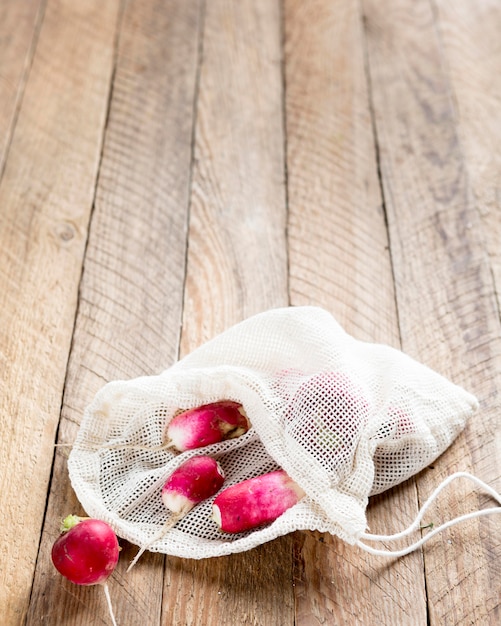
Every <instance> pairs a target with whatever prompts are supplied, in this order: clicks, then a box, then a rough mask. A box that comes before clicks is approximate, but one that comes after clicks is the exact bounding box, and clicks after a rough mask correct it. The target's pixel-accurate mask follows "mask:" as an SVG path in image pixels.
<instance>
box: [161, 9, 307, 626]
mask: <svg viewBox="0 0 501 626" xmlns="http://www.w3.org/2000/svg"><path fill="white" fill-rule="evenodd" d="M284 167H285V164H284V136H283V119H282V74H281V26H280V11H279V3H278V2H275V1H273V2H270V1H269V0H260V1H258V2H255V1H250V0H249V1H247V0H245V1H244V2H230V3H229V2H225V1H223V0H215V1H211V2H208V3H207V7H206V14H205V27H204V38H203V57H202V65H201V75H200V89H199V98H198V107H197V125H196V141H195V167H194V171H193V181H192V189H193V191H192V205H191V215H190V233H189V254H188V267H187V279H186V291H185V308H184V316H183V334H182V343H181V354H182V355H184V354H186V353H188V352H190V351H191V350H193V349H194V348H196V347H197V346H198V345H200V344H201V343H203V342H204V341H206V340H207V339H209V338H212V337H213V336H214V335H216V334H217V333H219V332H222V331H223V330H224V329H225V328H227V327H228V326H230V325H232V324H233V323H236V322H238V321H240V320H241V319H243V318H245V317H248V316H249V315H252V314H254V313H257V312H259V311H262V310H264V309H267V308H270V307H274V306H283V305H286V304H287V303H288V292H287V254H286V239H285V235H286V205H285V182H284ZM293 611H294V606H293V594H292V541H291V538H290V537H286V538H280V539H278V540H276V541H274V542H272V543H271V544H268V545H264V546H260V547H258V548H256V549H254V550H251V551H249V552H246V553H242V554H237V555H231V556H228V557H220V558H218V559H206V560H203V561H200V562H190V561H186V560H184V561H183V560H181V559H173V558H168V559H167V569H166V587H165V591H164V607H163V614H164V615H165V619H166V620H167V621H166V623H167V624H170V623H172V624H186V625H187V626H188V625H192V624H193V625H195V624H207V625H208V626H211V625H216V624H217V625H218V626H221V625H222V624H223V625H228V626H230V625H231V626H233V625H234V624H246V625H249V626H251V625H255V626H260V625H262V624H274V625H277V626H280V625H282V624H283V625H284V626H285V625H290V624H292V623H293V620H294V616H293ZM167 616H169V617H167ZM169 620H170V621H169Z"/></svg>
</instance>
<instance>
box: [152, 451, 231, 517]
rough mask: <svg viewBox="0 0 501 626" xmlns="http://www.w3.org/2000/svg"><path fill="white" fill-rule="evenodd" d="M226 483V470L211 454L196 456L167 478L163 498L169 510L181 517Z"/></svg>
mask: <svg viewBox="0 0 501 626" xmlns="http://www.w3.org/2000/svg"><path fill="white" fill-rule="evenodd" d="M223 483H224V472H223V470H222V469H221V466H220V465H219V463H218V462H217V461H216V460H215V459H213V458H212V457H210V456H206V455H202V456H194V457H192V458H191V459H188V460H187V461H185V462H184V463H183V464H182V465H180V466H179V467H178V468H177V469H176V470H175V471H174V472H173V473H172V474H171V475H170V477H169V478H168V479H167V481H166V483H165V485H164V487H163V489H162V500H163V503H164V505H165V506H166V508H167V509H169V511H172V513H174V514H175V515H178V516H180V517H182V516H184V515H186V514H187V513H188V512H189V511H191V509H192V508H193V507H194V506H195V504H198V503H199V502H202V500H206V499H207V498H210V497H211V496H213V495H214V494H215V493H217V492H218V491H219V490H220V489H221V487H222V486H223Z"/></svg>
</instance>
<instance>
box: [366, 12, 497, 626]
mask: <svg viewBox="0 0 501 626" xmlns="http://www.w3.org/2000/svg"><path fill="white" fill-rule="evenodd" d="M363 5H364V8H365V13H366V21H367V26H368V42H369V51H370V54H369V60H370V68H371V77H372V84H373V85H374V106H375V111H376V121H377V136H378V143H379V151H380V163H381V171H382V176H383V184H384V196H385V201H386V206H387V211H388V222H389V227H390V241H391V251H392V258H393V259H394V271H395V278H396V286H397V290H396V295H397V302H398V310H399V319H400V328H401V334H402V343H403V346H404V349H406V351H408V352H409V353H410V354H412V355H414V356H416V357H418V358H420V359H421V360H422V361H424V362H426V363H427V364H428V365H430V366H431V367H434V368H435V369H438V370H439V371H440V372H441V373H443V374H445V375H446V376H448V377H449V378H451V379H453V380H454V381H455V382H457V383H459V384H462V385H464V386H465V387H466V388H468V389H470V390H471V391H472V392H474V393H476V395H477V396H478V397H479V399H480V401H481V410H480V413H479V414H478V415H477V416H476V417H475V418H474V419H472V420H471V422H470V423H469V425H468V426H467V429H466V431H465V433H464V434H463V435H462V436H460V437H459V439H458V440H457V441H456V442H455V443H454V445H453V446H452V447H451V448H450V449H449V450H448V451H447V452H446V453H445V454H444V455H443V456H442V457H440V459H439V460H438V461H437V462H436V463H435V464H434V466H433V467H434V469H430V470H429V471H426V472H424V473H423V475H422V476H420V480H419V483H418V487H419V495H420V499H421V500H423V499H424V498H426V497H427V496H428V495H429V493H430V492H431V490H432V489H433V488H434V487H436V486H437V485H438V484H439V482H440V481H441V480H442V479H443V478H445V477H446V476H448V475H449V474H451V473H452V472H453V471H455V470H458V469H462V470H469V471H472V472H473V473H475V474H477V475H478V476H479V477H480V478H482V479H483V480H486V481H487V482H489V483H491V484H493V486H494V487H497V489H498V490H499V462H498V460H497V459H498V458H499V454H500V448H499V446H500V438H499V435H498V434H496V433H499V411H498V408H497V407H496V405H495V399H496V395H497V394H496V388H497V387H499V371H500V363H499V356H498V355H499V354H500V345H499V342H500V336H501V333H500V327H499V326H500V325H499V312H498V310H497V303H496V300H495V295H494V285H493V281H492V275H491V267H490V263H489V259H488V256H487V254H486V245H485V239H484V233H483V229H482V225H481V221H480V218H479V214H478V211H477V210H476V207H475V205H474V202H473V200H472V194H471V189H470V187H469V182H468V177H467V172H466V167H465V159H464V155H463V153H462V150H461V144H460V142H459V140H458V130H457V127H456V118H455V113H454V110H453V106H452V100H451V92H450V88H449V84H448V77H447V75H446V72H445V68H446V65H447V63H446V60H445V59H444V56H443V47H442V46H441V42H440V41H439V38H438V35H437V28H436V24H435V19H434V13H433V11H432V8H431V6H430V4H429V3H428V2H425V1H420V2H411V1H406V0H394V1H392V2H388V3H385V4H384V7H383V6H382V5H381V3H378V2H376V1H373V0H364V3H363ZM486 504H487V499H486V498H482V497H479V496H477V495H476V494H475V493H472V490H471V485H469V484H464V485H463V484H462V483H461V484H457V485H454V489H453V493H449V494H444V495H443V497H442V498H441V499H440V501H439V503H437V506H436V507H434V508H433V511H431V512H430V514H429V515H430V518H431V519H432V520H433V521H435V523H437V522H438V521H442V520H448V519H450V518H452V517H454V516H456V515H458V514H459V513H463V512H468V511H472V510H475V509H478V508H479V507H481V506H485V505H486ZM497 524H499V522H498V521H496V519H482V520H475V521H471V522H469V523H468V524H464V525H463V526H462V527H461V528H459V529H458V528H455V529H452V530H451V531H448V532H444V533H443V534H442V535H440V536H439V537H437V538H436V539H434V540H433V542H432V543H431V542H430V544H428V545H427V547H426V548H425V550H424V555H425V571H426V581H427V593H428V603H429V611H430V614H429V620H430V624H432V625H434V624H441V625H442V624H454V625H455V626H457V625H458V624H472V623H475V624H494V623H497V622H498V621H499V620H498V619H497V618H498V617H499V606H500V605H499V599H500V597H501V593H500V591H501V587H500V585H501V577H500V575H499V567H498V566H497V563H499V557H500V545H499V542H498V541H497V540H496V539H495V537H496V534H497V531H496V529H497V528H498V525H497ZM496 615H497V617H496Z"/></svg>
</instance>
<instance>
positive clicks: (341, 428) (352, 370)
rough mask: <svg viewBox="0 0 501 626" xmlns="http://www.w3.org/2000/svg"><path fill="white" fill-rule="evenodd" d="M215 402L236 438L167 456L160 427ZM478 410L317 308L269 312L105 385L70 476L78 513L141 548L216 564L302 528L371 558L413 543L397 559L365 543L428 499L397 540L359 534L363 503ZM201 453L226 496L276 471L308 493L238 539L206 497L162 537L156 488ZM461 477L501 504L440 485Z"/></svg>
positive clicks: (438, 448)
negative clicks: (235, 426) (220, 475)
mask: <svg viewBox="0 0 501 626" xmlns="http://www.w3.org/2000/svg"><path fill="white" fill-rule="evenodd" d="M221 400H227V401H232V402H236V403H239V404H240V405H242V406H243V408H244V410H245V414H246V415H247V417H248V420H249V422H250V428H249V429H248V430H247V432H245V433H244V434H242V435H241V436H239V437H236V438H230V439H226V440H224V441H220V442H216V443H210V444H209V445H206V446H204V447H203V448H201V449H190V450H186V451H184V452H178V451H175V450H173V449H172V448H167V447H166V446H165V443H164V437H165V432H166V428H167V426H168V424H169V423H170V421H171V420H172V419H173V418H174V417H175V416H176V415H177V414H178V413H179V412H180V411H181V410H187V409H191V408H194V407H199V406H202V405H206V404H210V403H213V402H219V401H221ZM477 407H478V402H477V400H476V398H475V397H474V396H472V395H471V394H469V393H467V392H466V391H465V390H463V389H462V388H461V387H458V386H456V385H455V384H453V383H451V382H450V381H448V380H447V379H445V378H444V377H443V376H441V375H439V374H437V373H436V372H434V371H432V370H431V369H429V368H427V367H426V366H424V365H422V364H420V363H418V362H416V361H415V360H413V359H411V358H410V357H409V356H407V355H405V354H404V353H402V352H400V351H398V350H396V349H394V348H391V347H388V346H385V345H380V344H372V343H366V342H362V341H359V340H356V339H354V338H353V337H351V336H350V335H348V334H347V333H346V332H345V331H344V330H343V329H342V328H341V327H340V326H339V324H338V323H337V322H336V321H335V319H334V318H333V317H332V316H331V315H330V314H329V313H327V312H326V311H324V310H323V309H320V308H317V307H289V308H283V309H272V310H270V311H267V312H265V313H261V314H259V315H256V316H254V317H251V318H249V319H247V320H245V321H243V322H241V323H240V324H237V325H236V326H234V327H232V328H230V329H229V330H227V331H226V332H224V333H222V334H221V335H219V336H217V337H216V338H214V339H213V340H211V341H209V342H208V343H206V344H205V345H203V346H201V347H199V348H198V349H196V350H195V351H193V352H192V353H191V354H190V355H188V356H186V357H185V358H183V359H181V360H180V361H178V362H177V363H176V364H175V365H173V366H172V367H170V368H169V369H167V370H166V371H164V372H163V373H161V374H160V375H157V376H144V377H141V378H137V379H134V380H129V381H115V382H111V383H108V384H107V385H105V386H104V387H103V388H102V389H101V390H100V391H99V392H98V393H97V395H96V397H95V398H94V400H93V402H92V403H91V404H90V406H89V407H88V408H87V410H86V412H85V415H84V418H83V421H82V424H81V427H80V430H79V433H78V436H77V439H76V442H75V444H74V446H73V449H72V451H71V454H70V458H69V463H68V467H69V473H70V478H71V481H72V485H73V487H74V489H75V492H76V494H77V496H78V498H79V500H80V502H81V504H82V505H83V507H84V509H85V510H86V512H87V514H88V515H90V516H93V517H97V518H100V519H103V520H105V521H107V522H108V523H109V524H111V525H112V527H113V528H114V529H115V530H116V532H117V533H118V534H119V535H120V536H122V537H123V538H125V539H127V540H129V541H131V542H133V543H135V544H137V545H139V546H143V547H146V546H147V547H148V549H150V550H152V551H159V552H163V553H166V554H171V555H175V556H181V557H190V558H205V557H209V556H220V555H224V554H229V553H233V552H240V551H243V550H248V549H250V548H253V547H255V546H257V545H258V544H261V543H264V542H266V541H269V540H271V539H274V538H276V537H278V536H280V535H284V534H286V533H289V532H291V531H294V530H300V529H302V530H306V529H310V530H319V531H321V532H329V533H333V534H335V535H338V536H339V537H340V538H342V539H343V540H345V541H347V542H349V543H351V544H357V545H359V546H360V547H362V548H364V549H366V550H368V551H372V552H375V553H387V554H404V553H406V552H408V551H410V550H411V549H415V548H416V547H417V545H419V542H418V543H417V544H414V545H413V546H411V547H410V548H407V549H404V550H401V551H397V552H385V551H378V550H376V549H374V548H371V547H369V546H368V545H367V544H366V543H365V542H366V541H370V540H374V539H375V540H378V539H391V538H397V537H400V536H404V535H405V534H407V533H409V532H411V531H412V530H415V529H416V528H417V527H418V526H419V521H420V519H421V517H422V515H423V514H424V511H425V509H426V507H427V506H428V505H429V503H426V504H425V506H424V507H423V508H422V510H421V512H420V514H419V516H418V518H417V519H416V520H415V522H414V523H413V525H411V526H410V527H409V528H408V529H406V530H404V531H402V533H399V534H398V535H394V536H377V535H370V534H368V533H367V532H366V527H367V523H366V514H365V511H366V507H367V504H368V498H369V496H371V495H373V494H377V493H381V492H382V491H385V490H386V489H389V488H391V487H393V486H394V485H397V484H399V483H401V482H402V481H404V480H406V479H408V478H409V477H410V476H412V475H413V474H415V473H417V472H419V471H420V470H421V469H423V468H425V467H426V466H427V465H429V464H430V463H431V462H432V461H433V460H434V459H436V458H437V457H438V456H439V455H440V454H441V453H442V452H443V451H444V450H445V449H446V448H447V447H448V446H449V445H450V444H451V442H452V441H453V440H454V438H455V437H456V436H457V435H458V433H459V432H460V431H461V430H462V429H463V427H464V426H465V423H466V421H467V419H468V418H469V417H470V416H471V415H472V414H473V413H474V412H475V411H476V409H477ZM198 454H204V455H210V456H212V457H213V458H214V459H216V460H217V462H218V463H219V465H220V467H221V468H222V470H223V472H224V475H225V482H224V486H223V488H226V487H228V486H231V485H234V484H237V483H240V482H241V481H243V480H245V479H248V478H251V477H255V476H260V475H263V474H266V473H268V472H271V471H273V470H277V469H283V470H285V472H286V473H287V474H288V476H289V477H290V478H291V479H292V480H293V481H294V482H295V483H296V484H297V485H298V486H299V487H300V491H301V490H302V491H303V492H304V493H305V495H304V497H302V498H301V499H300V500H299V501H298V502H297V503H296V504H294V505H293V506H291V508H289V509H288V510H286V511H285V513H283V514H282V515H280V516H279V517H278V518H277V519H276V520H275V521H273V522H271V523H268V524H266V525H264V526H260V527H257V528H253V529H250V530H246V531H244V532H236V533H230V532H222V531H221V530H220V528H219V527H218V526H217V525H216V523H215V522H214V520H213V519H212V504H213V501H214V497H215V496H213V497H211V498H208V499H207V500H205V501H202V502H200V503H199V504H197V505H196V506H194V508H193V509H192V510H191V511H190V512H189V513H188V514H187V515H185V516H184V517H182V519H180V520H179V521H176V523H175V525H174V526H173V527H172V528H169V529H168V531H167V532H165V533H162V528H164V527H165V525H166V523H168V520H169V516H170V514H169V511H168V510H167V509H166V508H165V506H164V505H163V502H162V497H161V496H162V487H163V485H164V484H165V482H166V480H167V478H168V477H169V476H170V475H171V474H172V473H173V472H174V470H176V468H178V467H179V466H180V465H181V464H182V463H183V462H185V461H186V460H187V459H189V458H190V457H193V456H196V455H198ZM458 476H465V477H467V478H471V479H472V480H474V481H475V482H476V483H477V485H478V486H480V487H482V488H484V489H486V490H487V491H488V492H489V493H490V494H491V495H492V496H493V497H494V498H495V499H496V500H497V501H498V502H501V498H500V496H499V495H498V494H497V493H496V492H495V491H494V490H492V489H490V487H488V486H487V485H485V484H484V483H482V482H481V481H480V480H478V479H475V478H474V477H471V476H470V475H469V474H468V475H467V474H461V475H453V476H452V477H450V478H449V479H448V481H447V482H449V481H450V480H452V479H454V478H456V477H458ZM444 486H445V484H442V485H440V487H439V488H438V490H437V492H436V493H435V494H433V496H432V498H431V499H430V502H431V500H432V499H433V498H434V497H436V495H437V494H438V491H439V490H440V489H441V488H443V487H444ZM500 510H501V509H499V508H495V509H488V510H487V512H493V511H494V512H499V511H500ZM485 512H486V511H485V510H484V511H483V512H482V511H477V512H476V513H474V514H473V515H480V514H484V513H485ZM456 521H459V520H453V522H452V523H455V522H456ZM440 529H441V528H440V527H439V528H438V529H437V530H440ZM434 532H435V531H434ZM431 534H432V533H429V534H428V535H427V537H429V536H431Z"/></svg>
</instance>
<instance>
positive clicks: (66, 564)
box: [51, 515, 120, 626]
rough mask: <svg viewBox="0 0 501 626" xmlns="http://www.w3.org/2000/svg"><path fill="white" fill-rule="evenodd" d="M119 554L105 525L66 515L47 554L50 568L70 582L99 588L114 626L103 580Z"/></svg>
mask: <svg viewBox="0 0 501 626" xmlns="http://www.w3.org/2000/svg"><path fill="white" fill-rule="evenodd" d="M119 552H120V547H119V545H118V539H117V536H116V535H115V533H114V532H113V529H112V528H111V527H110V526H109V525H108V524H107V523H106V522H103V521H101V520H98V519H91V518H85V517H78V516H77V515H68V517H66V518H65V519H64V520H63V523H62V525H61V535H60V536H59V537H58V538H57V539H56V541H55V542H54V545H53V546H52V553H51V556H52V562H53V564H54V567H55V568H56V569H57V571H58V572H59V573H60V574H62V575H63V576H64V577H65V578H67V579H68V580H70V581H71V582H72V583H75V584H76V585H98V584H102V585H103V587H104V592H105V595H106V600H107V602H108V608H109V611H110V616H111V620H112V622H113V624H114V626H116V622H115V617H114V615H113V609H112V606H111V601H110V596H109V591H108V586H107V583H106V581H107V579H108V577H109V576H110V574H111V573H112V572H113V570H114V569H115V567H116V564H117V563H118V556H119Z"/></svg>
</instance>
